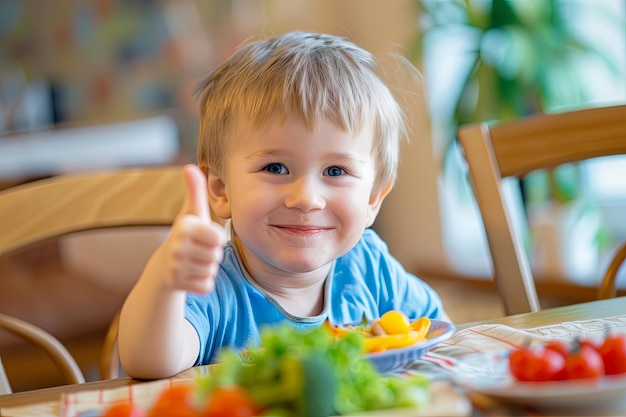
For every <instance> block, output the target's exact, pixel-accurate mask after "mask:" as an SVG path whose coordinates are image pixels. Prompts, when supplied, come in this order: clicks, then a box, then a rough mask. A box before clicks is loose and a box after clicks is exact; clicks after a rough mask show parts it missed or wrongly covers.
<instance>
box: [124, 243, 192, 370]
mask: <svg viewBox="0 0 626 417" xmlns="http://www.w3.org/2000/svg"><path fill="white" fill-rule="evenodd" d="M159 252H160V251H159V250H157V252H156V253H155V254H154V255H153V257H152V258H151V259H150V261H149V263H148V265H147V267H146V269H145V271H144V272H143V274H142V276H141V278H140V279H139V281H138V282H137V284H136V285H135V287H134V288H133V290H132V291H131V293H130V294H129V296H128V298H127V300H126V302H125V303H124V306H123V308H122V312H121V317H120V327H119V339H118V340H119V342H118V343H119V351H120V360H121V362H122V367H123V368H124V371H125V372H126V373H127V374H128V375H129V376H131V377H135V378H141V379H157V378H165V377H169V376H172V375H174V374H176V373H178V372H180V371H182V370H184V369H187V368H189V367H191V366H192V365H193V364H194V362H195V360H196V357H197V354H198V350H199V346H198V339H197V335H196V333H195V330H194V329H193V327H192V326H191V324H190V323H189V322H188V321H187V320H186V319H185V317H184V311H185V298H186V293H185V292H184V291H181V290H174V289H172V288H169V287H168V286H166V285H165V284H164V282H165V280H164V279H161V277H159V275H158V274H162V273H163V266H162V265H160V261H161V259H160V254H159Z"/></svg>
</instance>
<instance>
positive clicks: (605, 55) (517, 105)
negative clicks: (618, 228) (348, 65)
mask: <svg viewBox="0 0 626 417" xmlns="http://www.w3.org/2000/svg"><path fill="white" fill-rule="evenodd" d="M590 3H591V4H590ZM417 5H418V7H419V12H420V30H419V31H418V32H419V34H418V36H417V38H416V40H415V43H414V44H413V46H412V47H411V49H410V52H411V57H412V60H413V62H415V63H416V64H417V65H418V66H421V67H422V68H423V71H424V73H425V75H426V78H427V80H429V87H432V86H433V84H435V85H445V88H442V89H440V91H438V92H432V91H431V95H430V97H429V98H430V100H429V102H430V106H431V115H432V118H433V123H434V124H438V125H439V126H440V127H439V129H438V131H439V132H441V134H440V140H442V141H443V144H442V146H441V147H442V148H444V149H446V151H445V152H443V153H442V155H443V156H444V164H443V168H444V171H445V170H450V169H451V170H456V171H457V173H458V172H459V169H460V168H459V165H460V164H450V163H449V162H450V161H451V160H454V159H458V158H459V155H458V150H457V149H456V141H455V132H456V129H457V127H458V126H459V125H462V124H466V123H472V122H489V121H506V120H512V119H516V118H520V117H523V116H527V115H530V114H532V113H536V112H554V111H560V110H564V109H573V108H580V107H584V106H589V105H590V104H589V103H590V102H591V101H592V99H593V98H594V94H593V93H594V91H593V88H594V86H592V85H590V84H589V83H588V82H586V81H585V80H586V78H585V75H584V70H585V68H586V67H588V66H589V64H590V63H593V64H594V65H596V67H595V68H596V69H598V68H599V69H600V70H602V71H605V74H609V76H611V77H619V76H620V69H619V68H618V65H617V63H616V62H615V60H614V58H613V57H612V56H611V55H610V52H609V51H605V50H603V49H602V47H601V46H600V45H599V44H598V43H597V42H595V43H594V39H593V38H590V37H589V36H588V32H586V31H585V30H582V29H583V27H582V26H581V25H580V24H578V23H579V22H580V21H581V19H577V18H576V15H577V14H578V13H587V15H585V16H586V17H585V18H591V16H592V15H593V16H595V18H597V19H601V20H602V25H603V28H604V29H609V30H610V29H614V30H616V31H617V33H620V31H621V33H623V27H624V24H625V22H624V17H623V16H620V15H618V14H613V13H611V12H610V10H608V9H607V8H605V7H603V4H602V3H598V2H586V3H585V2H573V1H558V0H545V1H514V0H476V1H474V0H449V1H441V0H421V1H418V3H417ZM431 74H436V76H433V77H431V76H430V75H431ZM438 83H439V84H438ZM442 91H443V93H442ZM578 170H579V167H578V166H577V165H568V166H563V167H560V168H558V169H555V170H553V171H550V172H538V173H537V174H535V175H533V176H531V177H529V178H528V179H527V180H524V181H523V182H522V183H521V184H520V190H521V191H522V199H523V202H524V204H525V208H526V210H527V214H528V216H529V220H530V222H531V227H532V224H533V220H534V221H535V222H540V223H541V224H542V227H543V224H544V222H545V219H546V218H547V217H549V218H550V221H551V222H553V224H554V225H555V230H554V233H556V234H559V233H560V234H562V230H561V229H562V228H566V229H572V224H570V223H571V222H575V223H576V224H579V222H580V221H581V218H582V217H583V216H585V220H584V221H585V222H587V224H588V225H593V227H594V228H595V231H594V233H593V237H592V239H596V240H597V239H598V237H601V236H603V234H602V229H601V227H600V223H598V221H597V217H598V214H597V212H594V211H593V210H591V209H590V207H589V205H588V204H586V202H585V201H584V196H582V195H581V187H580V183H579V172H578ZM444 175H446V174H445V173H444ZM467 188H468V189H469V187H467ZM571 211H574V212H575V213H570V212H571ZM539 219H542V220H539ZM557 229H558V230H557ZM544 234H545V233H544ZM534 237H535V242H534V244H535V246H537V245H538V246H541V244H542V243H541V242H539V241H538V240H540V238H539V236H538V235H537V234H535V235H534ZM559 240H562V239H559ZM538 252H545V251H544V250H543V249H541V250H539V251H538ZM548 269H550V268H548ZM544 272H546V271H544ZM547 272H548V273H549V274H559V271H555V270H549V271H547Z"/></svg>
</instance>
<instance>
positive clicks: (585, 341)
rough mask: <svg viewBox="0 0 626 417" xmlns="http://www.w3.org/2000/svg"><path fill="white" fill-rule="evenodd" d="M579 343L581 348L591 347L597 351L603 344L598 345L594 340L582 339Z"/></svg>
mask: <svg viewBox="0 0 626 417" xmlns="http://www.w3.org/2000/svg"><path fill="white" fill-rule="evenodd" d="M578 343H579V344H580V346H589V347H590V348H593V349H595V350H598V349H600V345H601V343H598V342H596V341H595V340H593V339H580V340H579V341H578Z"/></svg>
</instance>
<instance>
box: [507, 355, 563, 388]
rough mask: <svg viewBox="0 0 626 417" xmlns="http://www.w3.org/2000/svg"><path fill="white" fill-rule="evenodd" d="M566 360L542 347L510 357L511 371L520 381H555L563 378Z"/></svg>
mask: <svg viewBox="0 0 626 417" xmlns="http://www.w3.org/2000/svg"><path fill="white" fill-rule="evenodd" d="M564 367H565V358H564V357H563V355H561V354H560V353H558V352H556V351H554V350H551V349H544V348H540V347H528V348H522V349H519V350H516V351H514V352H512V353H511V355H510V356H509V369H510V371H511V374H512V375H513V376H514V377H515V379H517V380H518V381H555V380H558V379H562V378H563V376H564V375H563V369H564Z"/></svg>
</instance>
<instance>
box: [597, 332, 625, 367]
mask: <svg viewBox="0 0 626 417" xmlns="http://www.w3.org/2000/svg"><path fill="white" fill-rule="evenodd" d="M598 352H599V353H600V356H602V362H603V363H604V373H605V374H606V375H617V374H623V373H626V335H617V334H613V335H608V336H607V337H606V338H605V339H604V341H603V342H602V344H601V345H600V347H599V348H598Z"/></svg>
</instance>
